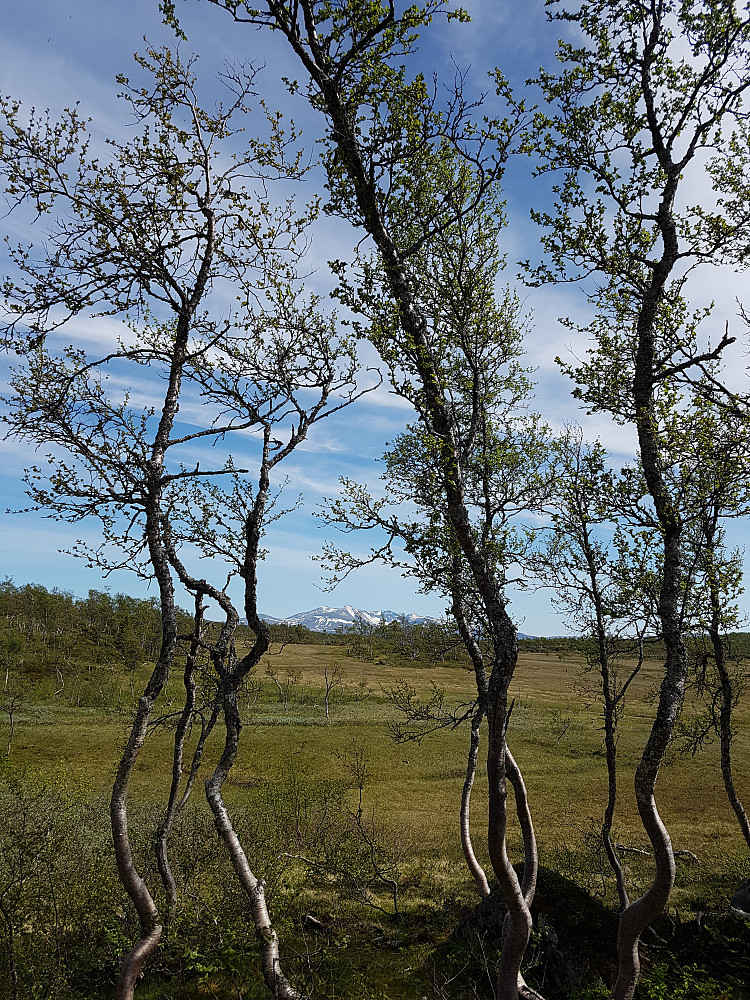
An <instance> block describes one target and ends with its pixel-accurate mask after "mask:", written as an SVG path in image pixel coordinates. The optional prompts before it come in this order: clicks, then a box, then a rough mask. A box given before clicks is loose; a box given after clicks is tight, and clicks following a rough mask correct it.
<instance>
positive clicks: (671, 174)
mask: <svg viewBox="0 0 750 1000" xmlns="http://www.w3.org/2000/svg"><path fill="white" fill-rule="evenodd" d="M551 16H553V17H554V18H557V19H560V20H562V21H567V22H571V23H572V24H573V25H574V27H575V30H576V31H578V32H580V36H581V41H580V43H579V44H573V43H562V44H561V47H560V50H559V53H558V58H559V60H560V62H561V64H562V66H561V68H560V70H559V72H553V71H549V72H543V73H542V75H541V77H540V81H539V82H540V83H541V85H542V89H543V92H544V96H545V98H546V99H547V101H548V102H549V103H550V104H551V105H552V106H553V107H554V108H555V111H554V113H553V114H552V115H551V116H549V117H545V116H543V115H540V116H539V118H538V120H537V126H538V129H539V133H540V134H541V135H542V136H543V138H542V140H541V142H539V143H538V144H537V151H538V154H539V155H540V157H541V159H542V163H541V166H540V171H541V172H555V174H556V176H557V177H558V178H559V177H561V179H556V180H555V186H554V193H555V198H556V203H555V207H554V210H553V211H551V212H548V213H545V212H539V213H535V214H536V218H537V219H538V221H539V222H540V223H541V224H542V225H543V226H544V230H545V231H544V235H543V237H542V242H543V246H544V250H545V255H546V256H545V260H544V262H543V264H542V265H540V267H539V268H538V269H537V272H536V274H537V278H538V280H542V281H543V280H557V279H561V278H563V279H565V280H574V279H585V278H587V277H589V276H591V277H594V278H595V280H596V283H597V286H598V289H597V290H596V291H594V292H593V293H592V295H591V302H592V305H593V307H594V310H595V313H596V319H595V320H594V321H593V322H592V323H591V325H590V326H588V327H587V328H586V330H587V332H588V333H589V334H590V335H592V336H593V337H594V339H595V343H596V345H597V346H596V347H595V348H594V349H593V351H592V352H591V354H590V356H589V359H588V360H587V361H585V362H584V363H583V364H581V365H578V366H571V367H570V369H569V371H570V374H571V375H572V376H573V377H574V378H575V380H576V382H577V388H576V390H575V394H576V395H578V397H579V398H580V399H581V400H582V401H583V402H584V404H585V405H586V406H587V407H588V408H589V409H593V410H602V411H605V412H608V413H611V414H612V415H613V416H614V417H615V419H617V420H621V421H624V422H630V423H632V424H633V426H634V427H635V428H636V431H637V436H638V448H639V459H640V463H641V465H642V469H643V475H644V478H645V483H646V487H647V491H648V496H649V498H650V502H651V503H652V504H653V511H654V515H655V517H656V520H657V522H658V526H659V533H660V537H661V540H662V547H663V549H662V557H661V558H662V572H663V575H662V582H661V587H660V593H659V605H658V607H659V619H660V630H661V635H662V637H663V639H664V643H665V646H666V660H665V664H664V671H663V679H662V683H661V688H660V694H659V701H658V706H657V711H656V716H655V719H654V723H653V726H652V729H651V732H650V735H649V738H648V741H647V743H646V745H645V747H644V749H643V753H642V756H641V760H640V763H639V765H638V767H637V771H636V776H635V795H636V801H637V804H638V810H639V813H640V816H641V820H642V822H643V825H644V828H645V830H646V832H647V834H648V836H649V839H650V840H651V843H652V845H653V850H654V857H655V875H654V879H653V882H652V885H651V887H650V888H649V889H648V891H647V892H646V893H645V894H644V895H643V896H642V897H640V898H639V899H637V900H634V901H632V902H631V903H630V905H629V906H627V907H626V908H625V909H624V910H623V912H622V914H621V918H620V931H619V938H618V954H619V973H618V978H617V982H616V985H615V988H614V992H613V996H614V997H615V1000H626V998H627V1000H630V998H631V997H632V996H633V992H634V990H635V985H636V983H637V981H638V976H639V957H638V941H639V937H640V934H641V933H642V931H643V930H644V929H645V927H646V926H647V925H648V923H649V921H651V920H652V919H653V918H654V917H655V916H657V915H658V914H659V913H661V912H662V910H663V909H664V907H665V906H666V905H667V901H668V899H669V896H670V892H671V889H672V885H673V883H674V874H675V867H674V854H673V851H672V845H671V841H670V838H669V834H668V832H667V830H666V828H665V826H664V823H663V822H662V820H661V817H660V816H659V812H658V809H657V806H656V799H655V789H656V781H657V777H658V774H659V769H660V766H661V763H662V761H663V759H664V754H665V752H666V749H667V746H668V745H669V742H670V740H671V739H672V736H673V733H674V729H675V723H676V721H677V718H678V715H679V712H680V708H681V705H682V700H683V696H684V691H685V682H686V677H687V653H686V648H685V642H684V636H683V628H682V626H683V624H684V619H683V607H682V602H681V586H682V581H683V574H684V568H685V567H684V556H685V540H686V535H685V532H686V517H685V511H684V510H683V508H682V506H681V500H680V493H679V490H677V491H676V490H675V489H674V485H675V481H674V480H672V481H671V482H670V477H669V476H668V474H667V473H666V472H665V469H669V468H670V452H671V449H672V441H671V427H674V424H670V421H669V419H668V415H669V414H670V413H672V414H673V413H674V412H675V409H674V407H675V406H676V407H677V412H679V408H680V407H684V406H688V407H689V406H690V405H691V400H694V399H697V398H713V399H716V400H719V401H723V402H724V403H725V404H726V405H727V406H729V407H730V408H731V407H735V406H737V405H738V401H737V398H736V396H735V395H734V394H733V393H731V392H730V391H729V390H728V389H727V388H726V387H725V386H724V384H723V383H722V380H721V378H720V377H718V376H717V374H716V369H715V367H712V362H715V361H716V360H717V359H719V358H721V357H722V356H723V355H724V352H725V351H726V349H727V348H728V347H729V346H730V345H731V343H732V342H733V340H734V338H733V337H732V336H730V335H729V333H728V331H727V332H725V333H724V334H723V335H722V336H720V337H717V338H716V339H715V340H714V342H713V344H711V343H706V342H705V340H704V339H703V338H702V327H701V321H702V320H705V319H706V318H707V314H708V312H709V311H710V310H708V309H704V308H697V309H693V308H691V307H690V305H689V302H688V299H687V296H688V294H689V287H690V286H689V277H690V274H691V273H692V271H693V269H694V268H695V267H696V266H699V265H701V264H705V263H712V262H713V263H719V262H725V261H732V260H735V261H736V260H738V259H739V257H740V256H741V254H742V253H743V250H742V248H744V247H745V246H746V245H747V223H746V217H747V213H746V206H747V198H746V181H745V180H744V179H742V178H745V177H746V176H747V165H748V160H747V154H748V141H747V140H748V134H747V128H746V122H745V116H744V103H745V93H746V91H747V89H748V87H750V65H749V62H750V21H749V20H748V18H747V16H746V13H742V12H740V11H738V9H737V7H736V5H735V4H733V3H725V2H711V3H676V2H672V0H650V2H647V3H640V2H631V0H623V2H618V3H600V2H593V3H584V4H581V5H580V6H578V7H577V8H576V9H575V10H573V11H566V10H559V11H553V13H552V15H551ZM704 172H705V173H706V174H707V176H708V177H709V178H710V180H711V182H712V191H710V192H708V193H707V196H706V197H704V198H703V199H702V202H703V204H702V205H700V206H691V205H690V204H689V203H687V198H688V197H689V195H687V194H686V193H685V189H686V184H687V183H689V180H690V178H691V177H694V176H696V173H697V174H698V176H703V174H704ZM680 391H683V392H684V393H685V399H684V401H683V402H678V400H677V398H676V397H677V396H678V395H679V393H680Z"/></svg>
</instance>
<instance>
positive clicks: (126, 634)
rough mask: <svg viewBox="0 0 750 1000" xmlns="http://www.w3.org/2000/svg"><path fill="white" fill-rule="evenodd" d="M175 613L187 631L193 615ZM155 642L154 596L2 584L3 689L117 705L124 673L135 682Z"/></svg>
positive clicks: (157, 635) (158, 634) (30, 695)
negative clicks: (81, 594)
mask: <svg viewBox="0 0 750 1000" xmlns="http://www.w3.org/2000/svg"><path fill="white" fill-rule="evenodd" d="M180 615H181V617H183V618H184V620H183V621H182V622H181V625H182V626H184V631H185V633H186V634H189V633H190V631H191V628H192V622H191V619H190V617H189V616H188V615H187V614H184V613H183V612H180ZM160 641H161V617H160V612H159V606H158V601H157V600H156V599H149V600H141V599H138V598H135V597H128V596H127V595H125V594H115V595H114V596H113V595H112V594H109V593H107V592H106V591H98V590H91V591H89V594H88V596H87V597H85V598H76V597H74V596H73V595H72V594H71V593H69V592H67V591H62V590H57V589H54V590H51V591H50V590H47V589H46V588H45V587H41V586H38V585H37V584H24V585H22V586H16V585H15V584H13V583H12V582H11V581H10V580H5V581H4V582H2V583H0V671H2V678H1V680H0V683H1V685H2V689H3V691H4V692H5V693H6V694H7V693H8V692H9V691H16V692H17V693H18V694H19V695H20V694H23V697H24V699H25V700H32V701H37V700H39V699H42V700H44V699H48V698H50V697H51V696H52V695H54V697H55V700H56V701H57V702H61V703H63V704H69V705H73V706H75V707H82V706H84V707H85V706H87V707H92V708H93V707H109V708H116V707H118V706H119V705H120V702H121V700H122V695H123V694H125V693H126V690H127V688H128V684H127V683H125V682H124V678H126V677H129V678H130V686H131V687H132V681H133V677H134V674H135V673H136V671H137V670H138V669H139V668H140V667H142V666H145V665H146V664H148V663H151V662H152V661H153V660H154V659H155V657H156V656H157V654H158V650H159V643H160ZM123 685H124V687H123Z"/></svg>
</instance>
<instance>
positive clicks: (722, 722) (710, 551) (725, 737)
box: [704, 515, 750, 849]
mask: <svg viewBox="0 0 750 1000" xmlns="http://www.w3.org/2000/svg"><path fill="white" fill-rule="evenodd" d="M717 521H718V515H717V516H716V517H714V518H713V520H712V521H711V522H710V523H707V524H706V525H705V527H704V534H705V536H706V548H707V558H708V587H709V599H710V602H711V623H710V625H709V629H708V634H709V637H710V639H711V645H712V646H713V651H714V662H715V663H716V672H717V674H718V676H719V684H720V685H721V702H720V706H719V741H720V759H721V777H722V779H723V781H724V788H725V790H726V793H727V798H728V799H729V804H730V805H731V807H732V809H733V810H734V814H735V816H736V817H737V822H738V823H739V827H740V830H741V831H742V836H743V837H744V838H745V843H746V844H747V846H748V848H749V849H750V822H749V821H748V817H747V813H746V812H745V807H744V806H743V804H742V800H741V799H740V797H739V795H738V794H737V789H736V788H735V787H734V777H733V775H732V737H733V733H732V711H733V709H734V702H735V692H734V685H733V684H732V678H731V676H730V674H729V670H728V669H727V649H726V643H725V641H724V636H723V635H722V632H721V591H720V588H719V581H718V573H717V567H716V562H715V548H716V545H715V539H716V533H717V529H718V524H717Z"/></svg>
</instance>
